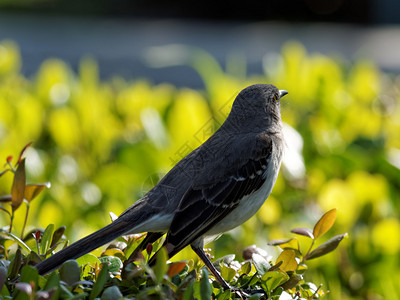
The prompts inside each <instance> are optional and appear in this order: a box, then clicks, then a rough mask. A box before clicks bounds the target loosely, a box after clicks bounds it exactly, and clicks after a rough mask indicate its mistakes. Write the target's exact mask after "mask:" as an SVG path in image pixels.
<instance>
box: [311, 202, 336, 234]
mask: <svg viewBox="0 0 400 300" xmlns="http://www.w3.org/2000/svg"><path fill="white" fill-rule="evenodd" d="M336 214H337V209H336V208H334V209H331V210H330V211H327V212H326V213H325V214H324V215H323V216H322V217H321V219H319V221H318V222H317V224H315V226H314V230H313V235H314V239H317V238H319V237H321V236H323V235H324V234H325V233H326V232H327V231H328V230H329V229H331V227H332V226H333V224H334V223H335V221H336Z"/></svg>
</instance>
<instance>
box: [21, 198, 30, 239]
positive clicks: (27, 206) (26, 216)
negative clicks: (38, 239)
mask: <svg viewBox="0 0 400 300" xmlns="http://www.w3.org/2000/svg"><path fill="white" fill-rule="evenodd" d="M28 214H29V202H26V214H25V221H24V226H22V231H21V240H23V239H24V231H25V227H26V223H27V221H28Z"/></svg>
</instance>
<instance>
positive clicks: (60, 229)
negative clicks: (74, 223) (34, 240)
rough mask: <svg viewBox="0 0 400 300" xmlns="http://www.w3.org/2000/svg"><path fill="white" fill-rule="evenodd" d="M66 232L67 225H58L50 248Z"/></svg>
mask: <svg viewBox="0 0 400 300" xmlns="http://www.w3.org/2000/svg"><path fill="white" fill-rule="evenodd" d="M64 232H65V226H61V227H58V228H57V229H56V230H55V231H54V233H53V237H52V239H51V244H50V248H52V247H54V246H55V244H57V242H58V241H59V240H60V239H61V238H62V236H63V234H64Z"/></svg>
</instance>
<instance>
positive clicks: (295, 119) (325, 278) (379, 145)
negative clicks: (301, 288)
mask: <svg viewBox="0 0 400 300" xmlns="http://www.w3.org/2000/svg"><path fill="white" fill-rule="evenodd" d="M194 57H195V58H196V59H195V60H194V61H192V62H191V64H192V66H194V67H195V68H196V69H197V70H198V72H199V73H200V74H201V75H202V77H203V79H204V82H205V86H206V89H205V90H201V91H198V90H193V89H188V88H182V89H177V88H175V87H174V86H171V85H168V84H160V85H156V86H154V85H152V84H151V83H150V82H148V81H143V80H140V81H138V80H126V79H122V78H119V77H114V78H112V79H109V80H107V81H101V80H100V79H99V75H98V68H97V64H96V62H95V61H93V60H91V59H84V60H82V63H81V65H80V69H79V72H78V74H75V73H74V72H73V71H72V70H71V69H70V67H69V66H68V65H67V64H66V63H64V62H62V61H60V60H57V59H49V60H47V61H45V62H44V63H43V64H42V66H41V67H40V69H39V70H38V71H37V73H36V75H35V76H33V77H32V78H25V77H24V76H23V75H22V74H21V73H20V72H19V69H20V65H21V64H22V62H21V60H20V55H19V50H18V47H17V46H16V45H15V44H14V43H12V42H10V41H3V42H1V43H0V159H5V158H6V157H7V156H8V155H10V154H15V155H17V153H18V152H19V150H20V149H21V148H22V147H23V146H24V145H25V144H27V143H28V142H29V141H34V145H33V147H32V148H30V149H28V151H27V156H28V159H27V160H26V164H27V165H26V168H27V172H28V181H29V182H40V181H50V182H51V184H52V187H51V189H49V190H48V191H46V192H43V193H42V194H43V195H41V196H40V197H39V199H37V200H35V202H33V203H32V205H31V214H30V220H29V222H28V224H35V225H37V226H41V227H46V226H47V224H49V223H55V224H56V226H57V227H58V226H61V225H66V227H67V232H68V236H69V237H70V238H71V239H72V240H75V239H77V238H78V237H81V236H82V235H84V234H87V233H89V232H91V231H93V230H94V229H97V228H100V227H101V226H103V225H105V224H106V223H108V222H109V218H108V212H109V211H112V212H114V213H116V214H119V213H121V212H122V211H123V210H124V209H125V208H127V207H128V206H129V205H130V204H131V203H132V202H134V201H135V200H137V199H138V198H139V197H140V196H142V195H143V194H144V193H145V192H146V191H147V190H149V189H150V188H151V186H152V185H153V184H154V182H155V181H156V180H158V178H159V177H160V176H162V174H164V173H166V172H167V171H168V170H169V169H170V168H171V167H172V166H173V165H174V163H175V162H176V161H178V160H179V159H180V158H182V157H183V156H184V155H185V154H187V153H188V152H189V151H191V150H192V149H194V148H195V147H196V146H198V145H199V144H200V143H202V142H203V141H204V140H205V139H206V138H207V137H208V136H209V135H210V134H211V133H212V132H213V131H214V130H215V128H217V127H218V126H219V124H220V123H221V122H222V121H223V119H224V118H225V117H226V113H227V111H229V107H230V104H231V103H232V101H233V99H234V96H235V95H236V93H237V92H238V91H239V90H240V89H242V88H243V87H245V86H247V85H249V84H252V83H256V82H268V83H272V84H274V85H276V86H278V87H279V88H281V89H286V90H288V91H289V95H288V96H287V97H285V98H284V99H283V100H282V117H283V120H284V121H285V122H287V123H288V124H290V125H291V126H292V127H294V128H295V129H296V130H298V131H299V133H300V134H301V135H302V138H303V140H304V149H303V156H304V160H305V165H306V175H305V178H302V179H298V180H291V179H289V177H288V178H286V177H285V176H283V175H282V174H281V175H280V176H279V178H278V182H277V184H276V187H275V189H274V191H273V195H272V196H271V197H270V199H269V200H268V201H267V203H266V204H265V205H264V206H263V207H262V208H261V210H260V212H259V213H258V215H257V216H255V217H253V218H252V219H251V220H249V221H248V222H247V223H246V224H244V225H243V226H242V227H241V228H239V229H236V230H234V231H233V233H232V234H230V235H225V236H223V237H222V238H221V239H220V240H218V241H217V242H215V243H214V249H215V253H214V254H215V256H216V257H219V256H221V255H224V254H228V253H232V252H233V251H235V252H236V253H238V254H239V253H240V251H241V250H243V248H244V247H245V246H248V245H249V244H252V243H257V245H258V246H261V247H262V246H265V245H266V243H267V241H268V240H271V239H277V238H285V237H286V238H289V237H290V236H288V234H287V233H288V232H289V231H290V229H291V228H293V227H302V226H303V227H304V226H308V227H310V226H311V224H314V223H315V221H316V219H317V218H318V217H319V216H320V214H321V212H323V211H327V210H329V209H331V208H334V207H337V208H338V213H337V223H336V225H335V227H334V228H333V229H332V230H334V231H336V233H340V232H348V233H349V238H348V239H347V240H346V241H345V242H344V243H343V244H342V245H341V247H340V249H338V250H337V251H335V252H333V253H332V254H329V255H327V256H326V257H324V258H322V259H320V260H318V262H317V261H316V262H315V265H312V264H313V262H311V263H310V265H312V267H310V272H309V273H307V275H306V276H307V279H308V280H312V281H313V282H315V283H318V282H321V283H324V284H325V285H326V286H327V288H328V289H329V290H330V291H331V294H330V295H331V296H330V297H331V299H346V298H352V297H355V296H354V295H359V296H358V298H359V297H375V296H376V295H380V296H382V297H384V298H386V299H396V298H399V297H400V292H399V282H400V276H399V272H398V269H399V267H400V266H399V260H398V257H399V254H400V222H399V204H398V199H399V198H400V190H399V187H400V179H399V178H400V171H399V169H397V168H396V167H394V166H393V165H392V164H390V163H389V161H388V159H389V158H390V161H392V162H393V161H395V160H396V153H397V164H399V160H400V158H399V156H400V154H398V153H399V150H398V149H399V148H400V105H399V99H400V98H399V84H398V81H397V83H396V81H395V80H393V79H392V78H390V76H388V75H386V74H384V73H382V72H381V71H380V70H378V69H377V68H376V66H374V64H373V63H371V62H368V61H358V62H356V63H354V64H349V63H347V62H343V61H341V60H337V59H333V58H331V57H327V56H323V55H321V54H308V53H307V52H306V50H305V49H304V48H303V47H302V46H301V45H300V44H298V43H288V44H286V45H285V46H284V47H283V49H282V53H281V55H280V56H273V57H272V56H266V59H265V65H264V68H265V74H263V75H258V76H253V77H252V76H248V77H247V78H246V79H243V78H242V77H243V74H242V73H241V72H237V74H236V75H235V73H234V72H226V73H225V72H224V71H223V70H222V69H221V68H220V67H219V66H218V65H217V64H216V63H215V61H214V60H213V59H212V58H211V57H209V56H208V55H207V54H205V53H202V52H201V51H199V52H198V54H197V56H196V55H194ZM234 64H235V62H234V60H233V61H230V69H231V70H240V66H241V65H240V64H241V62H240V61H239V62H238V64H239V65H238V66H235V65H234ZM396 84H397V85H396ZM290 142H291V141H290V140H288V141H287V143H288V144H290ZM396 149H397V150H396ZM396 151H397V152H396ZM4 162H5V161H4ZM11 177H12V176H11V175H9V174H5V175H4V176H3V177H2V180H1V181H0V194H6V193H8V192H9V190H10V185H11ZM20 211H21V214H23V213H24V212H23V209H20ZM1 218H3V219H4V222H2V224H8V220H6V219H7V218H8V216H7V215H6V214H3V215H1ZM18 220H20V221H19V222H18ZM22 220H23V218H17V217H16V219H15V222H16V223H15V225H14V226H15V228H16V230H18V228H21V227H22ZM185 255H187V254H184V255H183V256H182V255H181V256H180V258H183V257H185ZM356 298H357V297H356Z"/></svg>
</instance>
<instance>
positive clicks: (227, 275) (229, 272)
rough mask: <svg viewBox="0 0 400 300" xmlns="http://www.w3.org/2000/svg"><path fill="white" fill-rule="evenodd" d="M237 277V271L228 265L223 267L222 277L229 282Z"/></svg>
mask: <svg viewBox="0 0 400 300" xmlns="http://www.w3.org/2000/svg"><path fill="white" fill-rule="evenodd" d="M235 275H236V270H235V269H233V268H230V267H228V266H227V265H225V264H223V265H222V266H221V276H222V278H224V279H225V280H226V281H227V282H230V281H231V280H232V279H233V277H235Z"/></svg>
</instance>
